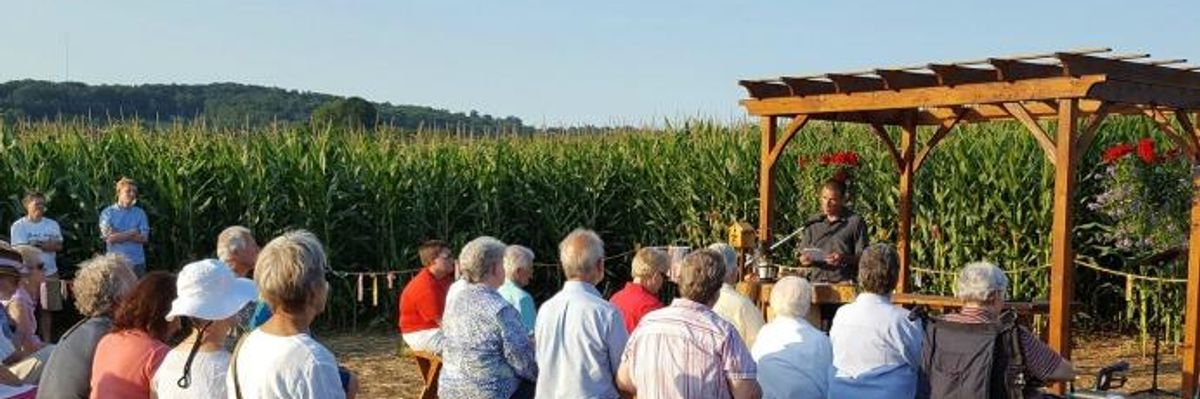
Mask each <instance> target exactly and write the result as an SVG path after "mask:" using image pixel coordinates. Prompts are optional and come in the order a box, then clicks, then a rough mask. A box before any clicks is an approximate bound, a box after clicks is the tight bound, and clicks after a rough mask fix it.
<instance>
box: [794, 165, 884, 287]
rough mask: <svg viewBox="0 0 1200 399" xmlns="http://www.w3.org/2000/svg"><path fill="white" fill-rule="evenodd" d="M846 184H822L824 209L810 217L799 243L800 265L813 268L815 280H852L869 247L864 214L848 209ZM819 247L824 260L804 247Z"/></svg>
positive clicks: (810, 276)
mask: <svg viewBox="0 0 1200 399" xmlns="http://www.w3.org/2000/svg"><path fill="white" fill-rule="evenodd" d="M845 200H846V185H845V184H843V183H842V182H840V181H837V180H830V181H827V182H825V185H824V186H822V187H821V212H820V213H817V214H815V215H813V216H812V217H810V218H808V221H807V222H805V225H806V227H805V229H804V234H803V235H801V237H800V243H799V244H798V245H796V250H797V251H798V252H799V253H798V255H799V258H800V264H801V265H803V266H805V267H810V268H811V269H810V271H809V273H808V276H807V277H808V279H809V280H810V281H813V282H828V283H837V282H844V281H850V280H852V279H854V277H855V276H856V275H857V274H858V257H859V255H861V254H862V251H863V248H866V247H867V225H866V223H863V220H862V217H860V216H858V215H857V214H855V213H854V212H853V211H851V210H849V209H846V207H845V206H844V205H845ZM810 248H816V249H820V250H821V251H822V252H824V253H825V257H824V259H812V257H811V256H810V255H809V253H806V251H805V249H810Z"/></svg>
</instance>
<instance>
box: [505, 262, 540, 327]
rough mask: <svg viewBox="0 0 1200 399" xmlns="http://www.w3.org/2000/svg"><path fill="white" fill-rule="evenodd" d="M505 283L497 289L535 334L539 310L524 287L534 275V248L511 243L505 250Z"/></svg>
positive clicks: (522, 322)
mask: <svg viewBox="0 0 1200 399" xmlns="http://www.w3.org/2000/svg"><path fill="white" fill-rule="evenodd" d="M504 275H505V279H504V285H501V286H500V288H499V289H497V290H496V291H497V292H499V293H500V296H501V297H504V300H505V301H508V303H509V304H511V305H512V306H513V307H514V308H516V309H517V313H519V314H520V315H521V324H523V325H525V329H526V330H528V331H529V334H530V335H532V334H533V323H534V321H536V320H537V310H536V308H535V307H534V305H533V297H532V296H530V295H529V293H528V292H525V290H524V289H522V287H525V286H527V285H529V279H530V278H531V277H533V250H531V249H529V248H526V247H523V246H520V245H509V246H508V248H506V249H505V250H504Z"/></svg>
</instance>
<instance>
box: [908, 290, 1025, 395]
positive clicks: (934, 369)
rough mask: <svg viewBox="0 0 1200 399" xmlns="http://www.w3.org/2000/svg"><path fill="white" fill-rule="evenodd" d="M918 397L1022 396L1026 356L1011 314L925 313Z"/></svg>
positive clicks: (1012, 313)
mask: <svg viewBox="0 0 1200 399" xmlns="http://www.w3.org/2000/svg"><path fill="white" fill-rule="evenodd" d="M918 378H919V380H918V388H917V397H918V398H922V399H958V398H962V399H979V398H990V399H1022V398H1023V391H1024V389H1025V387H1026V380H1025V378H1026V376H1025V358H1024V356H1023V355H1022V353H1021V337H1020V334H1019V331H1018V330H1017V326H1016V314H1015V313H1014V312H1011V311H1006V312H1004V313H1003V314H1002V315H1001V316H1000V321H999V322H994V323H978V324H973V323H955V322H952V321H947V320H940V319H930V318H927V319H926V323H925V345H924V346H923V347H922V349H921V370H920V372H919V373H918Z"/></svg>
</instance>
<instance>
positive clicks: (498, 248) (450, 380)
mask: <svg viewBox="0 0 1200 399" xmlns="http://www.w3.org/2000/svg"><path fill="white" fill-rule="evenodd" d="M504 248H505V247H504V243H502V242H500V240H497V239H495V238H492V237H479V238H476V239H474V240H471V242H469V243H467V245H465V246H463V248H462V253H461V254H459V257H458V261H459V266H460V267H459V268H460V271H461V272H462V274H463V275H464V276H465V277H466V281H467V283H468V285H467V286H466V287H465V288H463V290H462V292H461V293H460V294H459V297H458V298H457V299H456V300H455V301H454V302H453V303H450V304H449V305H450V306H449V307H448V308H446V313H445V315H444V316H443V318H442V334H443V335H444V337H443V341H442V374H441V376H440V377H439V378H438V396H439V397H443V398H466V399H476V398H478V399H483V398H532V397H533V394H534V386H533V381H535V380H536V379H537V370H538V368H537V363H536V362H535V360H534V356H533V351H534V349H533V343H532V342H530V340H529V335H528V333H527V331H526V330H525V327H524V326H523V325H522V324H521V319H520V316H519V315H518V314H517V310H516V309H514V308H513V307H512V306H511V305H509V304H508V302H507V301H505V300H504V298H503V297H501V296H500V294H499V293H498V292H496V289H497V288H499V287H500V285H501V284H504Z"/></svg>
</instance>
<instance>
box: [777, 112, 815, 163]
mask: <svg viewBox="0 0 1200 399" xmlns="http://www.w3.org/2000/svg"><path fill="white" fill-rule="evenodd" d="M808 121H809V116H808V115H796V117H794V118H792V121H791V122H790V123H788V125H787V127H786V128H784V130H783V136H782V137H779V138H777V139H776V141H775V146H774V148H772V149H771V154H770V157H769V159H768V162H769V163H770V164H771V165H775V163H776V162H777V161H779V156H780V155H782V154H783V149H784V148H786V147H787V145H788V143H790V142H792V138H793V137H796V133H798V132H800V129H803V128H804V125H807V124H808Z"/></svg>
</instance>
